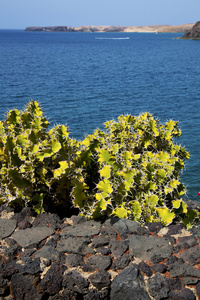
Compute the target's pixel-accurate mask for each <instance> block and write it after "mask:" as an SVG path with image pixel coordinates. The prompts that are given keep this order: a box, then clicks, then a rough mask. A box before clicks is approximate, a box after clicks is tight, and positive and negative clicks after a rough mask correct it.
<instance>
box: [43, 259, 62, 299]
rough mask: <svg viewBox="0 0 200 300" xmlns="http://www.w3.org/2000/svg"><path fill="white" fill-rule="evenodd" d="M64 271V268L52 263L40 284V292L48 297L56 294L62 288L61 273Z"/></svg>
mask: <svg viewBox="0 0 200 300" xmlns="http://www.w3.org/2000/svg"><path fill="white" fill-rule="evenodd" d="M66 269H67V267H66V266H64V265H62V264H60V263H59V262H54V263H53V265H51V267H50V269H49V270H48V271H47V273H46V275H45V276H44V278H43V279H42V281H41V282H40V290H41V292H42V293H47V294H49V295H55V294H57V293H58V292H59V291H60V289H61V287H62V280H63V273H64V271H65V270H66Z"/></svg>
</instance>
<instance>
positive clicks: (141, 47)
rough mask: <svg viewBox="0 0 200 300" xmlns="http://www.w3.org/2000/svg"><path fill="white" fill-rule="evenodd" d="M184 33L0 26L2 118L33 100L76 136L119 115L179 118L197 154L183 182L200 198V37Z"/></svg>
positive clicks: (190, 194) (181, 140)
mask: <svg viewBox="0 0 200 300" xmlns="http://www.w3.org/2000/svg"><path fill="white" fill-rule="evenodd" d="M181 35H182V34H177V33H176V34H172V33H170V34H169V33H163V34H160V33H159V34H154V33H51V32H24V31H22V30H0V119H2V118H3V117H4V113H5V112H6V111H8V110H9V109H12V108H18V109H22V108H23V107H24V105H25V104H26V103H27V102H28V101H29V100H30V99H34V100H38V101H39V102H40V103H41V104H42V107H43V110H44V113H45V116H47V117H48V118H49V119H50V121H51V124H52V126H53V125H55V124H67V125H68V127H69V129H70V134H71V137H74V138H77V139H81V138H82V137H84V136H85V135H86V134H89V133H92V132H93V130H94V129H95V128H97V127H102V126H103V125H102V124H103V123H104V122H105V121H107V120H110V119H113V118H115V119H116V118H117V117H118V116H119V115H121V114H127V113H129V114H132V115H138V114H140V113H141V112H144V111H148V112H150V113H152V114H153V115H154V117H156V118H158V119H160V120H161V122H165V121H167V120H169V119H171V118H172V119H173V120H177V121H179V124H180V128H181V130H182V136H181V137H180V138H179V139H178V140H177V143H179V144H182V145H183V146H185V147H186V149H187V150H188V151H189V152H190V155H191V158H190V160H189V161H187V163H186V168H185V170H184V172H183V176H182V177H183V179H182V181H183V182H184V183H185V184H186V186H187V189H188V197H189V198H191V199H194V200H197V199H198V197H197V196H196V194H197V192H198V191H199V190H200V167H199V149H200V138H199V128H200V71H199V66H200V55H199V53H200V41H194V40H179V39H176V37H178V36H181Z"/></svg>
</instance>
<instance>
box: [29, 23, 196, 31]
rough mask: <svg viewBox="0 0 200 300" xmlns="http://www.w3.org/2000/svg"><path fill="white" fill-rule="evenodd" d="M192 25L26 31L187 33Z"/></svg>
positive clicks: (93, 27) (88, 27)
mask: <svg viewBox="0 0 200 300" xmlns="http://www.w3.org/2000/svg"><path fill="white" fill-rule="evenodd" d="M193 26H194V23H192V24H182V25H177V26H174V25H149V26H80V27H70V26H44V27H26V29H25V31H45V32H47V31H50V32H185V31H187V30H191V29H192V27H193Z"/></svg>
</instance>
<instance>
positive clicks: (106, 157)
mask: <svg viewBox="0 0 200 300" xmlns="http://www.w3.org/2000/svg"><path fill="white" fill-rule="evenodd" d="M111 159H112V155H111V154H110V153H109V151H108V150H106V149H102V150H99V162H100V163H102V162H109V161H110V160H111Z"/></svg>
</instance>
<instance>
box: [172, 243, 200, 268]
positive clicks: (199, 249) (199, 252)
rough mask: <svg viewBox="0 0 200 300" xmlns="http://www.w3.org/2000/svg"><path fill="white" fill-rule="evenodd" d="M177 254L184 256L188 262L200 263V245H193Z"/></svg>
mask: <svg viewBox="0 0 200 300" xmlns="http://www.w3.org/2000/svg"><path fill="white" fill-rule="evenodd" d="M177 256H178V257H179V258H182V259H183V260H184V261H185V262H186V263H189V264H191V265H197V264H199V263H200V246H195V247H191V248H189V249H188V250H185V251H183V252H182V253H181V254H178V255H177Z"/></svg>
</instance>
